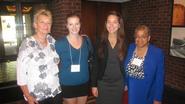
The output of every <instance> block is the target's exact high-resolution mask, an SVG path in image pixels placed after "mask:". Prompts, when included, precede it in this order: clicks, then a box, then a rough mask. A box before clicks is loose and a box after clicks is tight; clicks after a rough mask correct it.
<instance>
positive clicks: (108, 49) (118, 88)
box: [91, 11, 126, 104]
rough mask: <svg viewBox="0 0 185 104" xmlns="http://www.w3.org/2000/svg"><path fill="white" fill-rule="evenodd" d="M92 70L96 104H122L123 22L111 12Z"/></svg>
mask: <svg viewBox="0 0 185 104" xmlns="http://www.w3.org/2000/svg"><path fill="white" fill-rule="evenodd" d="M95 51H96V52H95V53H96V55H95V62H94V66H95V67H94V69H93V70H92V76H91V80H92V94H93V95H94V96H96V97H97V102H96V104H122V98H123V97H122V95H123V88H124V83H123V82H124V81H123V75H124V74H123V69H122V68H123V67H122V60H123V58H124V56H125V51H126V44H125V34H124V27H123V20H122V17H121V15H120V14H118V13H117V12H115V11H111V12H110V13H109V14H108V16H107V19H106V21H105V28H104V32H103V34H102V35H101V38H100V40H99V42H98V45H97V47H96V50H95Z"/></svg>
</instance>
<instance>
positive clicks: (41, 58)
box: [17, 35, 61, 101]
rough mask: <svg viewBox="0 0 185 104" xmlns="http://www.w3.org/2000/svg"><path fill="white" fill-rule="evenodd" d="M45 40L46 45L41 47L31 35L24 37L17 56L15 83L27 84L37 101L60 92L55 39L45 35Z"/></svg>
mask: <svg viewBox="0 0 185 104" xmlns="http://www.w3.org/2000/svg"><path fill="white" fill-rule="evenodd" d="M47 41H48V45H47V46H46V47H44V48H43V47H41V45H39V43H38V42H37V41H36V40H35V39H34V37H33V36H31V37H28V38H26V39H24V41H23V42H22V44H21V46H20V48H19V54H18V58H17V84H18V85H19V86H23V85H27V87H28V90H29V93H30V94H31V95H32V96H34V97H35V98H36V99H37V100H38V101H41V100H44V99H46V98H48V97H54V96H55V95H57V94H59V93H60V92H61V88H60V84H59V78H58V72H59V69H58V63H59V61H60V60H59V56H58V55H57V53H56V50H55V40H54V38H53V37H51V36H50V35H47Z"/></svg>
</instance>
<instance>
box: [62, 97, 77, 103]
mask: <svg viewBox="0 0 185 104" xmlns="http://www.w3.org/2000/svg"><path fill="white" fill-rule="evenodd" d="M63 100H64V102H63V103H64V104H77V98H63Z"/></svg>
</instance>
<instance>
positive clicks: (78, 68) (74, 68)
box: [71, 65, 80, 72]
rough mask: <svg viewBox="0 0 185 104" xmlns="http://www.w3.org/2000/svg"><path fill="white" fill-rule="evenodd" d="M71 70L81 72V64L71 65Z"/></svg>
mask: <svg viewBox="0 0 185 104" xmlns="http://www.w3.org/2000/svg"><path fill="white" fill-rule="evenodd" d="M71 72H80V65H71Z"/></svg>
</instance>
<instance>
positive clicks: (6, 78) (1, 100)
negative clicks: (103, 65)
mask: <svg viewBox="0 0 185 104" xmlns="http://www.w3.org/2000/svg"><path fill="white" fill-rule="evenodd" d="M0 104H25V102H24V100H23V96H22V93H21V90H20V88H19V87H18V86H17V85H16V61H10V62H6V63H0ZM87 104H95V98H94V97H92V96H89V97H88V102H87ZM163 104H185V92H182V91H177V90H175V89H173V88H170V87H168V86H165V90H164V100H163Z"/></svg>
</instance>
